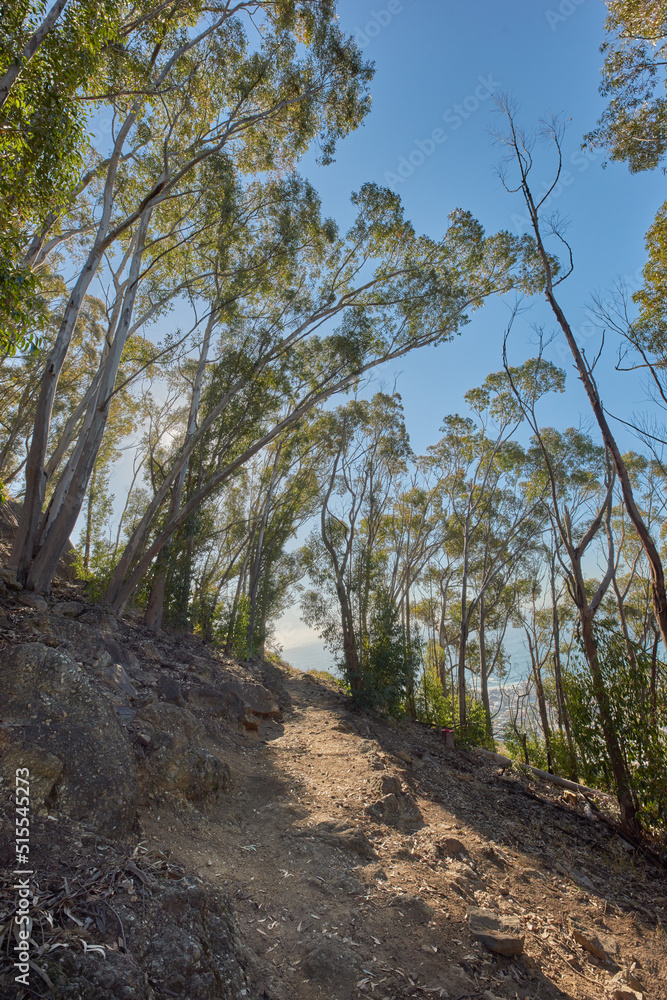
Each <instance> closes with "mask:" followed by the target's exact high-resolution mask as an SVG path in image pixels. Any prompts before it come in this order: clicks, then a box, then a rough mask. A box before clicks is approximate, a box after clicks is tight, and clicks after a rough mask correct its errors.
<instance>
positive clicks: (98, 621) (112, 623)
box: [78, 608, 118, 632]
mask: <svg viewBox="0 0 667 1000" xmlns="http://www.w3.org/2000/svg"><path fill="white" fill-rule="evenodd" d="M78 620H79V621H80V622H81V623H82V624H83V625H88V627H89V628H94V629H95V630H96V631H97V632H116V630H117V629H118V619H117V618H116V615H115V614H114V613H113V612H112V611H105V610H104V609H103V608H91V609H90V611H86V613H85V614H83V615H81V617H80V618H79V619H78Z"/></svg>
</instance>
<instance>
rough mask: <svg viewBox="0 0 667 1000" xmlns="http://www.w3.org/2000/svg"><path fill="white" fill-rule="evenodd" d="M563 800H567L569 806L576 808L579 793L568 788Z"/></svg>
mask: <svg viewBox="0 0 667 1000" xmlns="http://www.w3.org/2000/svg"><path fill="white" fill-rule="evenodd" d="M563 799H564V800H565V802H567V803H568V805H571V806H576V804H577V793H576V792H573V791H571V790H570V789H569V788H566V789H565V791H564V792H563Z"/></svg>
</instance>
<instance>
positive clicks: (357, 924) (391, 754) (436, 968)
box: [0, 584, 667, 1000]
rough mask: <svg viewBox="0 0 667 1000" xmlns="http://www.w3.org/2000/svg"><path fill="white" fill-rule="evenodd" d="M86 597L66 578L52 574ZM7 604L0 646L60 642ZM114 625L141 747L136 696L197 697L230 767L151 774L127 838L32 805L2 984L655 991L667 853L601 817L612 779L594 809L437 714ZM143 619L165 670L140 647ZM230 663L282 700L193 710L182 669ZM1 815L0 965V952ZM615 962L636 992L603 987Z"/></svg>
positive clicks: (662, 945) (275, 998)
mask: <svg viewBox="0 0 667 1000" xmlns="http://www.w3.org/2000/svg"><path fill="white" fill-rule="evenodd" d="M78 595H79V588H77V587H73V586H71V585H65V584H63V585H62V588H61V592H59V596H60V598H61V599H63V598H68V599H72V598H73V597H77V596H78ZM57 596H58V595H57ZM18 599H20V597H19V598H18ZM16 601H17V598H16V596H15V595H14V594H13V593H9V592H8V591H6V590H5V592H4V594H3V593H2V591H0V611H2V614H3V618H2V621H3V625H2V630H1V635H0V647H2V648H4V649H5V650H7V649H10V648H11V647H12V646H13V645H15V644H17V643H24V642H34V641H35V640H38V641H40V642H42V641H45V642H47V643H49V644H51V645H54V646H59V644H60V643H61V639H60V638H59V636H58V634H56V633H55V632H53V629H55V628H56V626H57V627H58V628H64V626H63V625H62V619H58V618H57V616H56V615H55V614H52V615H51V612H49V615H51V617H50V618H49V617H48V615H47V616H46V617H45V613H44V611H43V610H39V609H37V610H35V609H33V608H29V607H22V606H20V605H18V604H17V603H16ZM93 612H94V613H93ZM99 614H100V613H98V612H96V611H95V609H89V611H87V612H86V614H85V615H84V616H82V617H80V618H79V619H78V620H79V621H84V620H87V621H88V622H89V623H90V622H95V621H97V620H99ZM96 615H97V617H96ZM91 616H92V617H91ZM59 621H60V622H61V625H58V622H59ZM49 622H51V623H52V625H53V628H52V630H51V633H50V634H44V629H45V627H46V626H47V625H49ZM54 623H55V624H54ZM89 627H90V628H91V629H92V628H94V626H93V625H89ZM114 627H115V626H114ZM114 635H115V637H116V639H115V641H117V643H120V644H121V645H122V646H123V648H126V649H128V650H131V649H134V650H135V654H136V657H135V661H132V662H133V663H134V666H133V667H131V666H128V670H129V671H130V674H131V676H132V679H133V682H134V683H135V684H136V685H137V686H138V687H139V689H140V695H139V697H138V699H137V701H136V705H137V707H138V708H139V714H138V715H137V718H136V719H135V720H134V721H132V716H133V715H134V714H135V713H134V711H132V712H129V714H128V715H127V718H128V719H129V720H130V721H129V722H126V723H125V724H126V727H127V735H128V738H129V739H130V740H131V742H132V746H134V747H135V749H136V753H137V755H138V758H141V757H142V755H144V757H145V753H144V743H145V741H144V743H142V728H141V727H142V722H141V705H142V704H143V705H146V704H148V705H149V706H150V704H152V705H153V706H154V707H157V708H158V709H160V710H161V711H162V710H163V711H164V712H166V711H167V710H169V711H170V712H171V715H169V718H172V717H176V716H178V713H179V712H181V713H182V715H183V718H185V717H186V715H187V713H189V715H188V717H189V718H190V719H191V720H195V721H197V725H199V726H200V729H201V732H202V733H203V734H204V735H203V739H204V743H202V748H203V750H204V751H205V752H206V753H210V754H211V755H213V756H214V757H215V758H217V759H218V761H219V762H223V763H224V765H226V766H228V767H229V770H230V773H231V786H230V787H229V788H228V790H227V791H225V792H224V794H222V795H221V796H218V797H217V798H215V799H213V800H212V801H211V802H201V803H199V802H195V803H193V802H192V801H186V799H183V798H180V799H179V798H178V797H176V796H174V795H171V794H167V795H161V794H160V793H158V792H157V791H156V790H155V789H153V791H151V789H150V788H148V789H144V792H143V793H142V794H143V797H142V800H141V805H140V808H139V813H138V817H137V820H136V822H135V825H134V828H133V830H132V832H131V834H129V835H127V836H126V837H125V838H124V839H122V840H112V839H109V838H105V837H103V836H101V835H100V834H99V833H95V832H91V830H90V829H87V828H86V826H85V824H81V823H75V822H73V821H71V820H68V819H67V817H66V816H64V815H63V814H62V813H58V811H57V809H56V808H54V809H53V810H52V811H51V813H50V812H49V808H50V807H49V805H48V802H47V803H46V806H47V808H46V809H44V810H42V813H41V815H36V816H35V817H34V822H33V825H32V827H31V830H32V836H33V843H32V845H31V862H32V863H34V867H35V872H36V876H35V878H36V884H37V888H38V890H39V897H40V898H39V900H37V901H35V908H36V914H37V911H38V909H39V907H41V908H42V909H41V917H40V920H41V923H40V925H39V935H38V936H40V935H41V936H40V937H39V940H38V941H36V945H35V946H36V947H37V948H38V949H40V950H38V951H37V952H36V953H35V954H34V957H35V966H36V970H35V973H34V975H33V976H32V977H31V987H30V990H29V991H25V992H22V991H17V988H15V987H14V986H13V984H12V979H13V977H12V976H11V975H10V974H9V973H8V971H7V967H5V971H4V973H2V970H0V997H2V998H3V1000H5V998H7V1000H15V998H17V997H19V996H20V997H25V998H28V997H30V998H37V997H40V998H41V997H43V998H51V997H55V998H56V1000H61V998H62V1000H67V998H72V1000H93V998H94V1000H98V998H99V1000H107V998H111V997H112V996H120V997H122V998H123V1000H125V998H127V1000H132V998H139V997H141V998H155V1000H162V998H168V997H178V998H179V1000H200V998H202V1000H220V998H223V997H224V998H232V1000H236V998H237V997H238V998H241V997H243V998H247V1000H352V998H354V1000H358V998H359V997H360V996H364V995H366V996H369V997H373V998H376V1000H399V998H401V1000H403V998H421V1000H423V998H429V997H433V998H440V997H443V998H451V1000H454V998H456V1000H463V998H472V997H475V998H483V1000H493V998H502V1000H510V998H513V1000H517V998H521V1000H538V998H539V1000H555V998H557V997H567V998H571V1000H600V998H604V997H614V996H616V997H622V998H626V997H627V998H630V1000H632V998H633V997H635V996H641V995H642V994H641V993H640V992H639V988H641V991H642V992H643V994H644V996H645V997H646V1000H665V998H667V937H666V931H667V876H666V871H665V866H664V859H663V861H662V863H661V860H660V858H656V857H655V855H651V854H650V853H647V852H644V851H642V850H639V849H637V848H636V847H634V846H633V845H631V844H629V843H628V842H627V841H626V840H624V838H622V837H621V836H619V834H618V832H616V831H615V830H614V828H613V826H611V825H609V823H608V822H606V821H605V818H604V817H605V816H606V817H607V818H608V819H609V820H610V821H611V822H612V823H613V820H614V815H615V814H614V809H613V804H612V802H611V800H609V798H608V797H605V796H600V797H599V799H598V803H597V804H598V806H599V807H600V809H601V810H602V812H601V813H599V812H596V811H595V810H594V809H592V808H591V804H590V803H588V802H587V801H586V800H584V799H583V798H582V797H581V796H580V797H579V798H577V797H576V796H573V795H572V793H571V792H564V793H563V792H561V791H560V790H558V789H556V788H555V787H554V786H551V785H548V784H543V783H540V782H538V781H537V780H535V781H533V780H531V779H529V778H528V777H526V775H525V774H523V773H518V772H516V771H514V770H513V769H512V768H509V769H505V768H503V767H502V766H499V765H498V763H496V762H494V761H491V760H490V759H489V758H486V757H484V756H483V754H482V753H481V752H479V751H475V750H465V749H460V748H457V749H452V748H450V747H447V746H446V745H445V743H444V742H443V740H442V738H441V737H440V735H439V734H438V733H437V732H435V731H433V730H431V729H428V728H426V727H422V726H419V725H416V724H408V723H402V724H400V725H399V724H396V723H393V722H392V721H391V720H387V719H384V718H380V717H378V716H374V715H360V714H353V713H352V712H351V711H350V704H349V701H348V700H347V699H346V698H345V696H344V695H343V694H342V693H341V691H340V690H339V689H338V688H337V687H336V686H335V685H334V684H331V683H328V682H327V681H326V680H322V679H319V678H316V677H314V676H312V675H309V674H301V673H299V672H297V671H294V670H292V669H291V668H289V667H288V666H287V665H286V664H278V665H276V664H275V663H274V664H268V663H263V662H261V663H255V664H229V662H228V661H224V658H221V656H220V654H219V653H216V652H215V651H214V650H211V649H210V647H207V646H205V644H204V643H202V642H200V641H199V640H195V639H194V638H193V637H177V636H170V634H168V633H166V632H164V633H160V634H159V636H157V637H155V636H153V635H152V633H148V632H147V630H145V629H143V628H142V626H141V625H140V623H139V621H138V620H137V621H134V622H132V621H125V622H122V623H118V627H117V630H116V631H115V632H114ZM151 636H152V638H153V639H155V643H156V644H157V645H158V646H159V647H160V650H161V652H160V655H159V656H158V660H160V661H161V666H160V664H159V663H157V662H156V661H155V660H154V659H153V660H151V659H150V657H149V658H148V659H147V657H148V652H150V648H151V647H152V640H151V641H148V645H147V640H150V637H151ZM63 648H66V644H65V647H63ZM147 649H148V652H147ZM156 655H157V654H156ZM128 662H130V661H129V660H128ZM137 664H139V665H138V666H137ZM222 666H224V667H225V669H227V670H229V669H234V670H236V671H237V672H238V677H239V678H240V679H243V678H245V679H246V683H248V684H249V683H250V682H252V683H254V684H255V685H257V684H261V685H264V686H265V687H266V688H268V689H269V691H270V692H271V697H273V698H275V700H276V702H277V703H278V705H279V707H280V709H281V712H280V713H278V714H279V716H280V717H279V718H261V719H260V718H259V716H258V720H257V721H255V720H254V719H247V718H245V719H243V720H241V721H235V720H231V719H225V718H223V717H222V716H220V715H216V714H215V713H214V712H212V710H210V708H209V709H207V708H206V707H205V706H204V707H201V706H200V707H197V706H196V705H195V704H194V702H193V701H192V699H191V697H190V695H188V690H189V689H188V688H187V684H191V683H192V682H195V683H199V684H200V685H201V683H202V682H206V683H216V671H219V670H220V669H221V667H222ZM86 669H88V667H87V666H86ZM91 669H92V668H91ZM168 678H171V680H170V681H169V683H163V681H164V680H165V679H168ZM186 682H187V683H186ZM171 688H173V689H174V690H173V692H172V690H171ZM181 691H184V692H185V695H186V697H187V698H189V699H190V700H187V706H188V709H187V712H186V711H185V708H178V711H177V709H176V707H173V708H172V707H171V706H170V705H166V704H164V703H165V699H166V700H167V701H171V702H173V705H174V706H176V705H181V706H184V705H185V704H186V702H185V701H184V700H183V696H182V694H181ZM110 696H111V695H110ZM142 699H143V700H142ZM167 714H168V713H167ZM275 714H276V713H274V715H275ZM121 717H122V716H121ZM165 717H166V716H165ZM122 718H124V717H122ZM242 723H243V724H242ZM254 727H256V728H254ZM0 728H1V727H0ZM198 738H199V737H198ZM200 757H201V754H200ZM198 759H199V758H198ZM10 805H11V802H10V798H7V801H6V802H5V806H10ZM10 813H11V809H10V810H9V811H7V810H5V819H4V822H5V824H6V825H5V826H4V827H3V830H2V836H0V864H2V863H4V864H5V866H6V868H5V872H4V875H3V872H2V870H0V942H2V955H0V965H1V964H2V960H3V959H4V960H5V961H6V960H7V958H8V957H11V953H10V945H11V933H9V934H7V933H5V934H4V935H3V922H4V926H5V927H9V926H10V925H9V924H8V923H7V922H6V921H7V920H8V919H11V913H12V906H13V902H12V901H13V898H14V895H13V894H12V876H11V873H10V871H9V869H10V868H11V867H12V865H11V857H12V850H11V845H10V842H12V837H13V826H12V824H13V819H12V817H11V815H10ZM3 855H4V856H3ZM470 907H486V908H489V909H492V910H495V911H497V912H499V913H501V914H505V915H511V916H513V917H518V918H519V919H520V921H521V924H522V928H523V931H524V932H525V948H524V953H523V955H521V956H520V957H517V958H504V957H501V956H497V955H494V954H492V953H491V952H489V951H487V950H486V949H485V948H484V947H483V946H482V945H481V944H479V943H477V942H476V941H475V938H474V937H473V935H472V934H471V932H470V930H469V926H468V910H469V908H470ZM37 915H39V914H37ZM573 921H574V924H576V925H577V928H579V930H580V929H581V928H584V932H585V934H587V935H588V937H589V938H590V937H597V938H599V941H600V942H602V943H603V944H604V949H605V952H603V957H602V958H596V957H595V956H594V955H593V954H591V952H590V951H589V950H586V949H585V948H584V947H582V945H581V944H580V943H578V942H577V940H575V936H574V934H573V926H574V925H573ZM35 933H36V932H35ZM3 936H4V941H3ZM605 953H606V954H605ZM59 956H61V957H59ZM54 962H55V968H54ZM58 963H60V964H58ZM40 968H41V969H42V971H45V970H47V969H48V972H47V973H46V976H47V979H48V982H47V979H45V978H44V976H42V974H41V973H40V972H39V969H40ZM49 973H50V977H49ZM619 973H620V974H621V976H623V975H624V974H625V973H629V975H630V978H631V980H632V983H633V984H634V986H633V987H632V989H630V988H629V987H628V986H626V985H622V984H621V985H622V989H621V991H620V992H616V993H615V992H614V991H615V989H620V986H619V980H618V979H614V977H615V976H618V975H619ZM3 975H4V978H2V976H3ZM612 979H614V981H613V983H612ZM118 984H120V985H118ZM188 984H189V985H188ZM192 984H195V986H196V991H195V986H193V985H192ZM207 984H211V985H207ZM633 990H634V992H633Z"/></svg>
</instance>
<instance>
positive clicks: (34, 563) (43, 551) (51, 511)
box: [26, 209, 151, 593]
mask: <svg viewBox="0 0 667 1000" xmlns="http://www.w3.org/2000/svg"><path fill="white" fill-rule="evenodd" d="M150 217H151V210H150V209H149V210H148V211H146V212H145V213H144V214H143V215H142V217H141V220H140V223H139V229H138V232H137V239H136V245H135V250H134V253H133V257H132V265H131V268H130V275H129V281H128V286H127V288H126V291H125V296H124V301H123V309H122V312H121V317H120V322H119V325H118V328H117V329H116V335H115V337H114V340H113V344H112V346H111V349H110V351H109V353H108V355H107V358H106V362H105V367H104V371H103V375H102V377H101V379H100V384H99V387H98V390H97V393H96V395H95V399H94V400H91V402H90V404H89V406H88V412H87V413H86V417H85V419H84V423H83V427H82V429H81V433H80V435H79V440H78V442H77V445H76V448H75V449H74V453H73V454H72V456H71V458H70V460H69V462H68V463H67V465H66V467H65V469H64V470H63V473H62V475H61V477H60V479H59V481H58V485H57V486H56V489H55V491H54V493H53V496H52V498H51V502H50V503H49V507H48V509H47V511H46V513H45V516H44V519H43V528H42V530H41V532H40V535H41V537H39V536H37V541H38V542H39V549H38V551H37V552H35V553H34V555H33V558H32V560H31V562H30V565H29V568H28V572H27V576H26V585H27V587H28V589H30V590H36V591H38V592H40V593H41V592H48V590H49V588H50V585H51V580H52V579H53V575H54V573H55V571H56V568H57V566H58V562H59V560H60V558H61V556H62V554H63V552H64V551H65V548H66V546H67V542H68V540H69V537H70V535H71V533H72V530H73V528H74V525H75V524H76V522H77V519H78V517H79V514H80V513H81V507H82V505H83V500H84V497H85V494H86V489H87V487H88V483H89V481H90V477H91V475H92V472H93V469H94V466H95V461H96V459H97V454H98V452H99V448H100V444H101V443H102V437H103V435H104V429H105V427H106V423H107V418H108V416H109V407H110V405H111V397H112V393H113V387H114V384H115V381H116V375H117V373H118V367H119V365H120V361H121V356H122V353H123V349H124V347H125V343H126V340H127V334H128V331H129V328H130V322H131V319H132V313H133V310H134V301H135V298H136V294H137V288H138V284H139V270H140V266H141V261H142V258H143V252H144V246H145V242H146V236H147V233H148V225H149V222H150ZM45 482H46V477H45V476H44V483H45Z"/></svg>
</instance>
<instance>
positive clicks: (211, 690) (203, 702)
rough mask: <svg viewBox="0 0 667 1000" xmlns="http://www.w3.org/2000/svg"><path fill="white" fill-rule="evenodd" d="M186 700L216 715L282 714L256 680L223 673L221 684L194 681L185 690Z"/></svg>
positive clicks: (278, 716)
mask: <svg viewBox="0 0 667 1000" xmlns="http://www.w3.org/2000/svg"><path fill="white" fill-rule="evenodd" d="M187 698H188V702H189V703H190V704H191V705H195V706H197V707H198V708H205V709H208V711H210V712H213V713H215V714H218V715H226V716H227V717H229V718H236V719H239V720H240V721H243V720H245V721H251V720H252V717H253V716H259V717H260V718H263V719H268V718H272V719H279V718H280V717H281V715H282V713H281V711H280V708H279V706H278V705H277V704H276V702H275V701H274V699H273V696H272V695H271V692H270V691H269V690H268V689H267V688H265V687H264V685H263V684H260V683H259V682H257V681H244V680H241V678H237V677H234V676H233V675H232V674H227V675H226V679H225V680H223V682H222V683H221V684H218V685H217V686H215V687H214V686H213V685H211V684H195V685H193V686H192V687H191V688H190V689H189V690H188V692H187Z"/></svg>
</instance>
